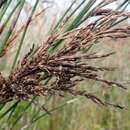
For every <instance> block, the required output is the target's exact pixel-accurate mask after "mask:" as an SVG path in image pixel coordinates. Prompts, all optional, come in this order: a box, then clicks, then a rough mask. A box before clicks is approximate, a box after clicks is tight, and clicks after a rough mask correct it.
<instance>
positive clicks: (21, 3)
mask: <svg viewBox="0 0 130 130" xmlns="http://www.w3.org/2000/svg"><path fill="white" fill-rule="evenodd" d="M24 1H25V0H21V2H20V8H19V10H18V13H17V15H16V17H15V19H14V20H13V22H12V24H11V26H10V28H9V31H8V32H7V35H6V37H5V39H4V41H3V42H2V45H1V46H0V54H1V53H2V51H3V49H4V47H5V45H6V43H7V41H8V39H9V37H10V36H11V34H12V31H13V29H14V27H15V25H16V23H17V20H18V18H19V15H20V12H21V10H22V7H23V5H24Z"/></svg>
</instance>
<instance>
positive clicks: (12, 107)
mask: <svg viewBox="0 0 130 130" xmlns="http://www.w3.org/2000/svg"><path fill="white" fill-rule="evenodd" d="M18 103H19V101H16V102H15V103H14V104H13V105H12V106H11V107H10V108H8V109H7V110H6V111H5V112H4V113H3V114H2V115H0V120H1V119H2V118H3V117H4V116H6V115H7V114H8V113H9V112H10V111H11V110H12V109H14V108H15V107H16V106H17V105H18Z"/></svg>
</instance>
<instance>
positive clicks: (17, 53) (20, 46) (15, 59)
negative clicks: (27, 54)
mask: <svg viewBox="0 0 130 130" xmlns="http://www.w3.org/2000/svg"><path fill="white" fill-rule="evenodd" d="M38 2H39V0H37V1H36V3H35V5H34V7H33V10H32V12H31V15H30V16H29V18H28V21H27V23H26V26H25V29H24V32H23V35H22V38H21V41H20V44H19V47H18V50H17V52H16V55H15V58H14V62H13V65H12V67H11V70H10V72H11V73H12V71H13V69H14V67H15V64H16V62H17V59H18V56H19V54H20V51H21V48H22V45H23V41H24V38H25V35H26V33H27V29H28V26H29V24H30V22H31V19H32V16H33V14H34V12H35V10H36V7H37V5H38Z"/></svg>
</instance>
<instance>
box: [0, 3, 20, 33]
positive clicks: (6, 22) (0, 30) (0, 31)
mask: <svg viewBox="0 0 130 130" xmlns="http://www.w3.org/2000/svg"><path fill="white" fill-rule="evenodd" d="M19 4H20V2H18V3H17V4H16V6H15V7H14V8H13V10H12V11H11V13H10V14H9V16H8V18H7V19H6V20H5V23H4V24H3V25H2V26H1V28H0V34H1V33H2V32H3V30H4V28H5V27H6V25H7V24H8V22H9V20H10V18H11V17H12V15H13V13H14V12H15V11H16V9H17V7H18V5H19Z"/></svg>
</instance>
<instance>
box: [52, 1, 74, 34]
mask: <svg viewBox="0 0 130 130" xmlns="http://www.w3.org/2000/svg"><path fill="white" fill-rule="evenodd" d="M74 3H75V1H73V2H72V3H71V5H70V6H69V8H67V10H66V11H65V13H64V14H63V15H62V17H61V18H60V20H59V21H58V23H57V24H56V26H55V27H54V29H53V30H52V33H53V32H54V31H55V30H56V29H57V27H58V26H59V25H60V24H61V22H62V21H63V19H64V17H65V16H66V15H67V13H68V12H69V11H70V10H71V8H72V7H73V5H74Z"/></svg>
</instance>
